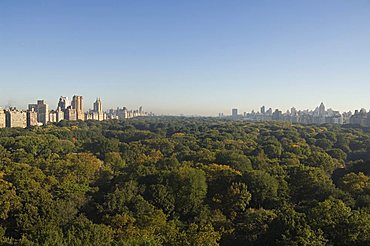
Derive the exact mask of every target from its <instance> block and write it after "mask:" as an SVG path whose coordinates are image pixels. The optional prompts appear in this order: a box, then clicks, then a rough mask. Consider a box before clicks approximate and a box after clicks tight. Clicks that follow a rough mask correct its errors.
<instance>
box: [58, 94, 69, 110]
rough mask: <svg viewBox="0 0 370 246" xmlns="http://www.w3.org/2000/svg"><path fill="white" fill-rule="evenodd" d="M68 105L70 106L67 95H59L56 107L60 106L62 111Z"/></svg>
mask: <svg viewBox="0 0 370 246" xmlns="http://www.w3.org/2000/svg"><path fill="white" fill-rule="evenodd" d="M69 106H71V101H70V100H69V99H68V97H63V96H62V97H60V98H59V102H58V108H60V109H61V110H62V111H65V110H66V109H67V108H68V107H69Z"/></svg>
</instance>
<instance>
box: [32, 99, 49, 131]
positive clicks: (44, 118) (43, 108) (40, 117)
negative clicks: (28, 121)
mask: <svg viewBox="0 0 370 246" xmlns="http://www.w3.org/2000/svg"><path fill="white" fill-rule="evenodd" d="M28 110H29V111H35V112H37V121H38V122H40V123H42V124H44V125H46V124H47V123H48V122H49V106H48V105H47V104H46V103H45V101H44V100H38V101H37V103H36V104H28Z"/></svg>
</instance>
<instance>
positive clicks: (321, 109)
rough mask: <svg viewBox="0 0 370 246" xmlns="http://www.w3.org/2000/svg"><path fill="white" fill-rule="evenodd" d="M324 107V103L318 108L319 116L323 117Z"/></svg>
mask: <svg viewBox="0 0 370 246" xmlns="http://www.w3.org/2000/svg"><path fill="white" fill-rule="evenodd" d="M325 112H326V111H325V106H324V103H321V104H320V106H319V116H325Z"/></svg>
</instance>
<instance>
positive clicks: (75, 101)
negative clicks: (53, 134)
mask: <svg viewBox="0 0 370 246" xmlns="http://www.w3.org/2000/svg"><path fill="white" fill-rule="evenodd" d="M149 115H153V114H152V113H146V112H144V111H143V108H142V107H140V108H139V109H138V110H128V109H127V108H126V107H123V108H117V109H110V110H108V111H106V112H104V111H103V107H102V101H101V99H100V98H97V99H96V101H95V102H94V103H93V109H90V110H89V111H87V112H85V111H84V103H83V97H82V96H73V98H72V100H69V99H68V97H63V96H62V97H60V98H59V102H58V106H57V108H56V109H55V110H49V105H48V104H46V103H45V101H44V100H38V101H37V102H36V103H35V104H29V105H28V109H27V110H18V109H16V108H12V107H10V108H9V109H6V110H4V109H1V108H0V128H4V127H20V128H26V127H33V126H41V125H47V124H48V123H56V122H60V121H62V120H68V121H85V120H97V121H103V120H110V119H118V120H124V119H129V118H133V117H138V116H149Z"/></svg>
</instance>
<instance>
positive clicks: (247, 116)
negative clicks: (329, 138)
mask: <svg viewBox="0 0 370 246" xmlns="http://www.w3.org/2000/svg"><path fill="white" fill-rule="evenodd" d="M219 117H221V118H231V119H234V120H249V121H287V122H291V123H300V124H318V125H321V124H339V125H342V124H351V125H359V126H364V127H370V112H366V110H365V109H361V110H356V111H355V113H352V112H351V111H349V112H343V113H341V112H339V111H336V110H333V109H326V108H325V105H324V103H321V104H320V106H318V107H316V108H315V109H314V110H297V109H296V108H294V107H293V108H291V109H290V110H287V111H286V112H285V113H283V112H282V111H281V110H279V109H276V110H272V108H269V109H266V107H265V106H262V107H261V109H260V111H258V112H255V111H252V112H250V113H246V112H245V113H243V114H239V113H238V109H235V108H234V109H232V110H231V115H228V116H224V115H223V114H222V113H220V114H219Z"/></svg>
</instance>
